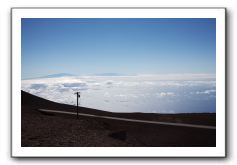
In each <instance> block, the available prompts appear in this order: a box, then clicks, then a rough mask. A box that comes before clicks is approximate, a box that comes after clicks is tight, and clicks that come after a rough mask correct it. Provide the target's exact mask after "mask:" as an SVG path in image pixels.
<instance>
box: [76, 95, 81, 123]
mask: <svg viewBox="0 0 237 165" xmlns="http://www.w3.org/2000/svg"><path fill="white" fill-rule="evenodd" d="M75 94H76V95H77V119H78V110H79V107H78V100H79V98H80V92H76V93H75Z"/></svg>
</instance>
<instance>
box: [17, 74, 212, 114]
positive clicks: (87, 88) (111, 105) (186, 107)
mask: <svg viewBox="0 0 237 165" xmlns="http://www.w3.org/2000/svg"><path fill="white" fill-rule="evenodd" d="M22 90H24V91H26V92H29V93H31V94H34V95H37V96H40V97H43V98H46V99H49V100H52V101H56V102H60V103H66V104H72V105H74V104H75V103H76V102H75V101H76V97H75V95H74V93H75V92H76V91H80V92H81V100H80V104H81V106H85V107H91V108H96V109H101V110H107V111H112V112H149V113H150V112H153V113H191V112H215V109H216V98H215V97H216V82H215V78H214V76H213V75H211V76H208V75H200V74H199V75H175V76H173V78H172V76H171V75H168V76H166V77H165V76H164V75H162V76H160V75H137V76H81V77H60V78H41V79H31V80H22Z"/></svg>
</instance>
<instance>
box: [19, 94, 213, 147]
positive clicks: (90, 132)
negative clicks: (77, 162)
mask: <svg viewBox="0 0 237 165" xmlns="http://www.w3.org/2000/svg"><path fill="white" fill-rule="evenodd" d="M21 95H22V107H21V111H22V139H21V140H22V146H25V147H26V146H52V147H53V146H54V147H55V146H65V147H67V146H114V147H115V146H140V147H141V146H144V147H146V146H167V147H168V146H180V147H181V146H215V145H216V131H215V130H207V129H197V128H184V127H175V126H162V125H153V124H142V123H133V122H125V121H114V120H109V119H97V118H91V117H82V116H80V117H79V119H76V117H75V116H73V115H61V114H60V115H58V114H57V115H56V114H43V113H40V112H39V111H38V110H37V109H39V108H45V109H54V110H63V111H75V110H76V108H75V107H74V106H71V105H66V104H59V103H55V102H52V101H48V100H45V99H42V98H40V97H36V96H34V95H31V94H29V93H26V92H24V91H22V93H21ZM80 112H82V113H90V114H97V115H104V116H116V117H124V118H134V119H142V120H156V121H167V122H183V123H193V124H202V125H215V114H170V115H167V114H143V113H111V112H105V111H99V110H95V109H90V108H84V107H81V108H80Z"/></svg>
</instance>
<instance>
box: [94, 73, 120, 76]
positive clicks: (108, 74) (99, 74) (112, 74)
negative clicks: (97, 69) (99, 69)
mask: <svg viewBox="0 0 237 165" xmlns="http://www.w3.org/2000/svg"><path fill="white" fill-rule="evenodd" d="M93 75H94V76H124V74H121V73H96V74H93Z"/></svg>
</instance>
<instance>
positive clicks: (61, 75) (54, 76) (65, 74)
mask: <svg viewBox="0 0 237 165" xmlns="http://www.w3.org/2000/svg"><path fill="white" fill-rule="evenodd" d="M71 76H75V75H73V74H69V73H57V74H51V75H47V76H42V77H40V78H57V77H71Z"/></svg>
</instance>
